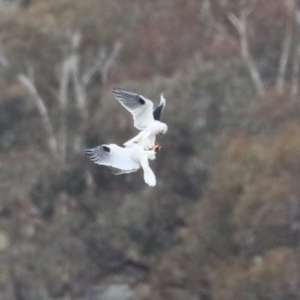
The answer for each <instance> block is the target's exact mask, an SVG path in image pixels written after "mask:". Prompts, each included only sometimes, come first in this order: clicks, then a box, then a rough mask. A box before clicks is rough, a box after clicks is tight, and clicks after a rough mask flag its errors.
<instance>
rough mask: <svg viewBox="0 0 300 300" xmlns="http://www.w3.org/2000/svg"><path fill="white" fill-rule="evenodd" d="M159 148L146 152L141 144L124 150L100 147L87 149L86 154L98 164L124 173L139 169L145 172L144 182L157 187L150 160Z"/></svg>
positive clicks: (115, 146)
mask: <svg viewBox="0 0 300 300" xmlns="http://www.w3.org/2000/svg"><path fill="white" fill-rule="evenodd" d="M157 151H159V146H155V147H154V149H152V150H144V149H143V148H142V147H141V146H140V145H139V144H133V145H132V146H131V147H128V148H123V147H120V146H118V145H116V144H109V145H100V146H98V147H96V148H92V149H86V150H85V154H86V155H87V156H88V157H89V158H90V159H91V160H92V161H93V162H94V163H96V164H98V165H104V166H110V167H113V168H116V169H119V170H120V172H118V173H115V174H116V175H119V174H123V173H131V172H135V171H137V170H138V169H139V168H142V169H143V170H144V180H145V182H146V183H147V184H148V185H149V186H155V185H156V177H155V175H154V173H153V171H152V169H151V168H150V167H149V162H148V160H149V159H150V160H153V159H155V155H156V152H157Z"/></svg>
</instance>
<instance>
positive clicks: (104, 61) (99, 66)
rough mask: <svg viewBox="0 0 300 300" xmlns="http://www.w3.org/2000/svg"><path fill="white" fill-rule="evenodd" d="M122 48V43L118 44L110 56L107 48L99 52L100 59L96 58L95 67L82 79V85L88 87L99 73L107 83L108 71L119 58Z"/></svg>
mask: <svg viewBox="0 0 300 300" xmlns="http://www.w3.org/2000/svg"><path fill="white" fill-rule="evenodd" d="M121 47H122V44H121V42H119V41H118V42H116V43H115V44H114V47H113V50H112V52H111V53H110V55H108V54H107V51H106V49H105V48H101V49H100V50H99V54H98V57H97V58H96V60H95V62H94V64H93V66H92V67H91V68H89V69H88V70H87V71H86V72H85V74H84V75H83V77H82V83H83V85H84V86H87V85H88V84H89V82H90V80H91V79H92V78H93V76H94V75H95V74H96V73H97V72H99V73H100V74H101V78H102V81H103V82H104V81H106V79H107V74H108V71H109V69H110V68H111V66H112V64H113V63H114V61H115V59H116V57H117V56H118V54H119V52H120V50H121Z"/></svg>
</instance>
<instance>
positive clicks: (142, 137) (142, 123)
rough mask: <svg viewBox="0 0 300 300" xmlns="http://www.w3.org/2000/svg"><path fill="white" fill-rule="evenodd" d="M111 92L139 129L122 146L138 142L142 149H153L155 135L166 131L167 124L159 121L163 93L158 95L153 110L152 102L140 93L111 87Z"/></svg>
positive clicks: (164, 103)
mask: <svg viewBox="0 0 300 300" xmlns="http://www.w3.org/2000/svg"><path fill="white" fill-rule="evenodd" d="M113 94H114V96H115V98H116V99H117V100H118V101H119V102H120V104H121V105H122V106H124V107H125V108H126V109H127V110H128V111H129V112H130V113H131V114H132V116H133V120H134V126H135V127H136V128H137V129H138V130H140V131H141V132H140V133H139V134H138V135H136V136H135V137H134V138H132V139H130V140H129V141H127V142H126V143H124V146H126V147H130V146H132V145H133V144H134V143H138V144H139V145H141V146H142V147H143V148H144V149H153V147H154V145H155V137H156V135H157V134H159V133H162V134H165V133H166V132H167V131H168V126H167V125H166V124H165V123H163V122H161V121H160V116H161V112H162V110H163V109H164V107H165V105H166V99H165V98H164V96H163V94H161V96H160V103H159V106H158V107H156V109H154V110H153V102H152V101H151V100H149V99H146V98H145V97H143V96H142V95H138V94H135V93H132V92H127V91H124V90H122V89H117V88H114V89H113Z"/></svg>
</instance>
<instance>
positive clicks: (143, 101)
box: [139, 97, 146, 105]
mask: <svg viewBox="0 0 300 300" xmlns="http://www.w3.org/2000/svg"><path fill="white" fill-rule="evenodd" d="M139 102H140V103H141V104H142V105H144V104H145V103H146V101H145V100H144V99H143V98H142V97H139Z"/></svg>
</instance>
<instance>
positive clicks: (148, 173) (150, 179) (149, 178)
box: [142, 164, 156, 186]
mask: <svg viewBox="0 0 300 300" xmlns="http://www.w3.org/2000/svg"><path fill="white" fill-rule="evenodd" d="M142 168H143V170H144V180H145V182H146V183H147V184H148V185H149V186H155V185H156V177H155V175H154V173H153V171H152V170H151V168H150V167H149V165H148V164H143V165H142Z"/></svg>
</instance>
